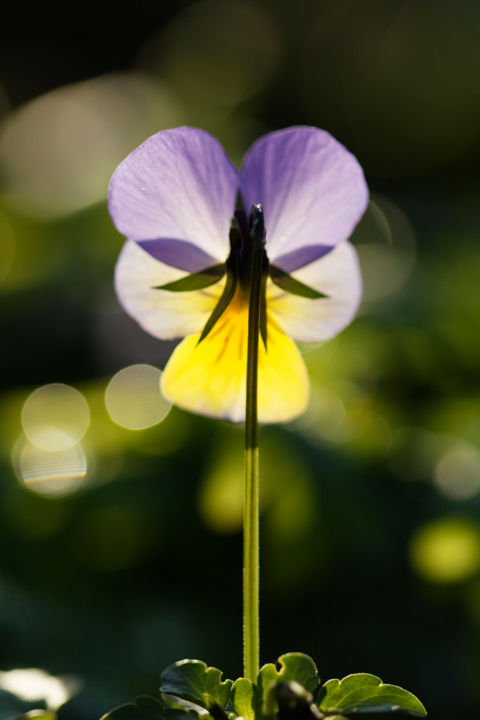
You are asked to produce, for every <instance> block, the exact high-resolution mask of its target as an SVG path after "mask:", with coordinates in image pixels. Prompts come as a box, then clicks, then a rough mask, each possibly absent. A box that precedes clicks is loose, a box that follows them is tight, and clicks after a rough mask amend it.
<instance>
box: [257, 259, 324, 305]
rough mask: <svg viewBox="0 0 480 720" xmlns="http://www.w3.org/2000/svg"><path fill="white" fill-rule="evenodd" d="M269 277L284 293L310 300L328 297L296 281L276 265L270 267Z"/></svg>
mask: <svg viewBox="0 0 480 720" xmlns="http://www.w3.org/2000/svg"><path fill="white" fill-rule="evenodd" d="M270 277H271V278H272V282H274V283H275V285H278V287H279V288H282V290H286V292H288V293H291V294H292V295H300V297H304V298H309V299H310V300H319V299H320V298H328V295H325V293H321V292H319V291H318V290H315V289H314V288H312V287H310V286H309V285H305V284H304V283H302V282H300V280H296V278H294V277H292V275H289V274H288V273H286V272H285V271H284V270H282V269H281V268H279V267H277V266H276V265H270Z"/></svg>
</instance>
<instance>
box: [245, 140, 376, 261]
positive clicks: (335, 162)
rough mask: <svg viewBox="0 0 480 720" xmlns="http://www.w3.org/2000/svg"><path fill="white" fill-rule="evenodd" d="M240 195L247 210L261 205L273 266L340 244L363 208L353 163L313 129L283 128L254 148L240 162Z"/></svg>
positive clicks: (364, 197)
mask: <svg viewBox="0 0 480 720" xmlns="http://www.w3.org/2000/svg"><path fill="white" fill-rule="evenodd" d="M241 192H242V196H243V198H244V200H245V206H246V207H247V208H249V207H251V205H253V204H254V203H262V205H263V208H264V212H265V225H266V229H267V252H268V256H269V258H270V260H272V261H273V262H276V261H277V258H278V257H279V256H280V255H285V254H287V253H290V252H292V251H294V250H296V249H299V248H303V247H306V246H312V245H323V246H334V245H336V244H338V243H339V242H342V241H344V240H346V239H347V238H348V237H349V236H350V234H351V232H352V230H353V228H354V227H355V225H356V224H357V222H358V221H359V219H360V218H361V216H362V214H363V212H364V210H365V208H366V205H367V202H368V188H367V185H366V182H365V178H364V176H363V171H362V168H361V167H360V165H359V163H358V162H357V160H356V158H355V157H354V156H353V155H352V154H351V153H350V152H348V150H346V148H344V147H343V145H341V144H340V143H339V142H338V141H337V140H335V139H334V138H333V137H332V136H331V135H329V133H327V132H325V131H324V130H319V129H318V128H314V127H293V128H287V129H286V130H280V131H278V132H273V133H270V134H269V135H265V136H264V137H263V138H260V140H258V141H257V142H256V143H254V145H253V146H252V147H251V149H250V150H249V152H248V153H247V155H246V157H245V159H244V162H243V166H242V170H241Z"/></svg>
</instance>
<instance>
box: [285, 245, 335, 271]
mask: <svg viewBox="0 0 480 720" xmlns="http://www.w3.org/2000/svg"><path fill="white" fill-rule="evenodd" d="M330 250H332V246H331V245H305V246H304V247H301V248H298V249H297V250H292V251H291V252H288V253H285V254H284V255H279V256H278V257H276V258H275V265H276V266H277V267H279V268H281V269H282V270H284V271H285V272H287V273H291V272H295V270H298V269H299V268H303V267H305V265H310V263H312V262H314V261H315V260H319V259H320V258H321V257H323V256H324V255H326V254H327V253H329V252H330Z"/></svg>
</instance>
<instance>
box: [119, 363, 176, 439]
mask: <svg viewBox="0 0 480 720" xmlns="http://www.w3.org/2000/svg"><path fill="white" fill-rule="evenodd" d="M161 376H162V373H161V371H160V370H158V368H155V367H153V366H152V365H144V364H138V365H130V366H129V367H126V368H123V370H119V371H118V372H117V373H116V374H115V375H114V376H113V378H112V379H111V380H110V382H109V383H108V385H107V388H106V390H105V405H106V408H107V411H108V413H109V415H110V417H111V419H112V420H113V421H114V422H115V423H116V424H117V425H120V426H121V427H124V428H126V429H127V430H145V429H146V428H149V427H153V425H157V424H158V423H159V422H161V421H162V420H163V419H164V418H165V417H166V415H167V413H168V412H169V410H170V408H171V403H169V402H168V401H167V400H165V398H164V397H163V396H162V395H161V392H160V379H161Z"/></svg>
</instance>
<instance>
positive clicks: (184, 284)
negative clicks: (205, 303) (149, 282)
mask: <svg viewBox="0 0 480 720" xmlns="http://www.w3.org/2000/svg"><path fill="white" fill-rule="evenodd" d="M224 275H225V263H222V264H221V265H212V267H208V268H205V270H201V271H200V272H196V273H192V274H191V275H186V276H185V277H182V278H180V280H173V281H172V282H169V283H166V284H165V285H158V286H156V287H154V288H152V289H153V290H169V291H170V292H191V291H192V290H203V288H207V287H210V285H215V283H216V282H218V281H219V280H220V279H221V278H222V277H223V276H224Z"/></svg>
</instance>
